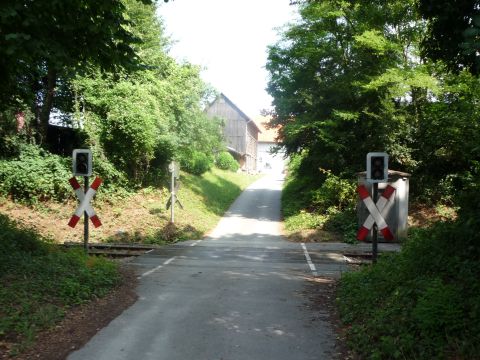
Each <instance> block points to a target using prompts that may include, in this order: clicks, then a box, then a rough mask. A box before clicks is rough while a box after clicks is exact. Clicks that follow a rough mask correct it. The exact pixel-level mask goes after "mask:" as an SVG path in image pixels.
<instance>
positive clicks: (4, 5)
mask: <svg viewBox="0 0 480 360" xmlns="http://www.w3.org/2000/svg"><path fill="white" fill-rule="evenodd" d="M142 1H143V2H145V3H151V0H142ZM128 25H129V21H128V20H127V19H126V18H125V6H124V3H123V2H122V1H121V0H110V1H96V0H72V1H63V0H35V1H26V0H5V1H2V2H1V4H0V78H1V79H2V82H1V84H0V110H1V109H4V108H5V107H6V106H8V105H12V104H15V103H16V102H17V101H19V100H23V101H24V102H26V103H28V104H35V105H34V106H33V107H36V109H35V112H36V113H37V121H38V123H39V124H38V125H39V134H40V136H41V138H44V136H45V134H46V127H47V125H48V119H49V115H50V111H51V109H52V105H53V101H54V96H55V88H56V86H57V84H58V81H59V79H69V78H71V77H72V76H73V75H74V74H76V73H79V72H81V71H83V70H85V69H86V68H87V67H88V66H89V65H91V64H95V65H98V66H99V67H100V68H101V69H108V70H112V69H116V68H119V67H129V66H133V65H135V64H136V63H137V62H138V61H137V60H138V57H137V54H136V53H135V51H134V49H133V47H132V44H134V43H135V42H136V40H137V39H136V38H135V37H134V36H133V35H132V33H131V32H130V31H129V30H128Z"/></svg>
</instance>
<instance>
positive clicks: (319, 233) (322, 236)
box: [286, 229, 343, 243]
mask: <svg viewBox="0 0 480 360" xmlns="http://www.w3.org/2000/svg"><path fill="white" fill-rule="evenodd" d="M286 236H287V238H288V240H290V241H293V242H299V243H300V242H303V243H313V242H342V241H343V236H342V235H340V234H337V233H334V232H331V231H326V230H321V229H305V230H299V231H295V232H292V233H288V232H287V233H286Z"/></svg>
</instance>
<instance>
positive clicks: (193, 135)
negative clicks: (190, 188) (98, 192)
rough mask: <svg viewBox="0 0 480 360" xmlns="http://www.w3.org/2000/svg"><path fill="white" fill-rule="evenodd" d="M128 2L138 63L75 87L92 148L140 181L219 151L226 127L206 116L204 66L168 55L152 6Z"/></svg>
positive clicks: (95, 74) (91, 75)
mask: <svg viewBox="0 0 480 360" xmlns="http://www.w3.org/2000/svg"><path fill="white" fill-rule="evenodd" d="M125 6H126V13H125V16H126V18H127V19H128V21H129V23H130V25H129V28H128V30H129V31H130V32H131V33H132V34H133V35H134V36H135V37H137V38H138V39H139V40H140V41H139V42H138V43H136V44H134V45H133V48H134V51H135V53H137V54H138V56H139V58H140V60H141V66H139V67H137V68H135V69H133V70H132V69H130V70H124V71H120V72H117V73H116V74H114V73H111V72H103V73H102V72H101V70H100V69H98V68H96V69H95V68H93V69H92V70H91V71H90V72H88V73H85V74H83V75H81V76H77V77H76V78H75V80H74V81H73V87H74V90H75V92H76V93H77V94H78V96H77V97H78V98H79V99H80V100H79V102H81V103H82V105H83V107H84V108H85V109H86V112H85V126H86V131H87V132H88V134H89V137H90V143H91V145H93V146H96V147H97V151H98V152H99V153H101V154H99V155H100V156H102V155H106V156H105V157H104V158H108V159H109V160H110V161H112V162H113V163H114V164H115V165H116V166H117V168H119V169H121V170H122V171H124V172H125V173H127V175H128V177H129V179H130V180H131V181H132V182H133V183H136V184H139V183H142V182H145V181H146V180H148V179H149V178H150V177H151V176H150V175H152V174H155V173H157V172H158V173H161V172H162V171H163V169H164V168H165V165H166V163H167V161H169V160H171V159H173V158H176V159H177V160H182V158H183V159H186V158H189V157H190V156H191V155H192V154H193V153H195V152H200V153H202V155H207V154H208V155H211V154H212V152H213V151H215V150H219V148H220V144H221V128H220V124H219V123H217V122H215V121H211V120H210V119H207V118H206V116H205V114H204V113H203V109H202V102H204V101H205V98H206V96H208V94H209V92H210V89H209V87H208V86H207V85H206V84H205V83H204V82H203V81H202V80H201V78H200V69H199V67H197V66H193V65H191V64H189V63H183V64H177V63H176V62H175V61H174V60H173V59H172V58H171V57H170V56H168V54H167V51H166V48H167V46H168V40H167V39H166V38H165V36H164V34H163V28H162V24H161V23H160V22H159V20H158V19H157V17H156V14H155V6H154V5H153V4H141V3H139V2H137V1H135V0H126V1H125ZM79 107H80V106H79ZM152 176H153V175H152Z"/></svg>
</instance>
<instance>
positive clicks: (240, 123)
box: [206, 94, 261, 173]
mask: <svg viewBox="0 0 480 360" xmlns="http://www.w3.org/2000/svg"><path fill="white" fill-rule="evenodd" d="M206 113H207V115H208V116H209V117H211V118H214V117H217V118H220V119H222V120H223V121H224V124H225V126H224V128H223V135H224V137H225V142H226V144H227V149H228V151H229V152H230V153H231V154H232V155H233V157H234V158H235V159H237V161H238V162H239V164H240V168H241V169H242V170H244V171H247V172H249V173H253V172H256V171H257V144H258V133H259V132H261V131H260V129H259V128H258V126H257V125H256V124H255V122H254V121H253V120H252V119H250V118H249V117H248V116H247V115H245V113H244V112H243V111H242V110H240V109H239V108H238V107H237V106H236V105H235V104H234V103H233V102H232V101H231V100H230V99H229V98H227V97H226V96H225V95H224V94H220V96H218V97H217V98H216V99H215V101H213V102H212V103H211V104H210V105H209V106H208V108H207V109H206Z"/></svg>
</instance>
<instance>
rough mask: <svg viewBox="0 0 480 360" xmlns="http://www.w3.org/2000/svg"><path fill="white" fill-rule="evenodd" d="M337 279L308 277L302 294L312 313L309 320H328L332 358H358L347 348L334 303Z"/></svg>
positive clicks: (342, 359) (356, 359) (346, 359)
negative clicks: (333, 346) (332, 334)
mask: <svg viewBox="0 0 480 360" xmlns="http://www.w3.org/2000/svg"><path fill="white" fill-rule="evenodd" d="M337 286H338V280H336V279H332V278H327V277H315V278H313V277H312V278H309V279H308V283H307V285H306V289H305V291H304V294H305V295H306V297H307V298H308V299H309V300H310V307H311V309H312V310H313V313H314V315H313V316H312V318H311V320H310V321H311V322H315V321H322V320H323V321H325V320H326V321H328V322H329V323H330V324H331V325H332V327H333V330H334V332H335V336H336V339H335V349H334V353H333V354H332V359H333V360H358V358H357V357H355V355H354V354H352V353H351V351H350V350H349V349H348V346H347V341H346V337H345V331H344V327H343V324H342V322H341V320H340V315H339V313H338V309H337V306H336V303H335V299H336V294H337Z"/></svg>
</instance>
